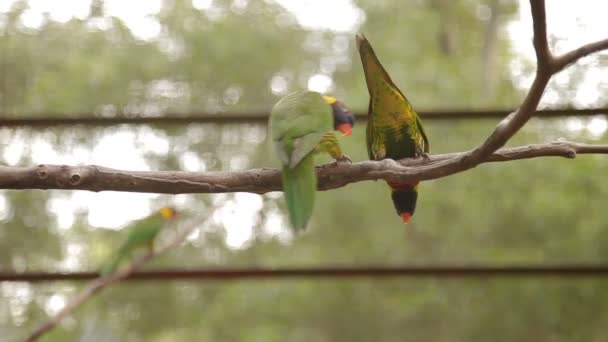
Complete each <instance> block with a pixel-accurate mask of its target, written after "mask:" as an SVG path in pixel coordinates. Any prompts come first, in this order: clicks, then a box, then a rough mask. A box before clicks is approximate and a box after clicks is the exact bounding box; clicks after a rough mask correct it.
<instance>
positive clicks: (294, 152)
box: [270, 91, 333, 168]
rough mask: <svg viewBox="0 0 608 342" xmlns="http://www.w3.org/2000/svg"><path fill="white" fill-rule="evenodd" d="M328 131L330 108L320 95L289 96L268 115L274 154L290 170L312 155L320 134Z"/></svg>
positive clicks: (331, 121) (302, 93)
mask: <svg viewBox="0 0 608 342" xmlns="http://www.w3.org/2000/svg"><path fill="white" fill-rule="evenodd" d="M331 131H333V118H332V113H331V107H330V106H329V105H328V104H327V102H326V101H325V100H324V99H323V97H322V96H321V94H319V93H315V92H312V91H298V92H295V93H292V94H289V95H287V96H285V97H284V98H282V99H281V100H279V102H277V103H276V104H275V105H274V107H273V108H272V110H271V112H270V132H271V135H272V141H273V143H274V148H275V151H276V153H277V155H278V156H279V159H280V160H281V163H282V164H283V165H285V166H288V167H290V168H294V167H295V166H296V165H298V163H299V162H300V161H301V160H302V159H303V158H304V157H305V156H306V155H308V154H309V153H311V152H313V151H314V149H315V147H316V146H317V144H318V143H319V141H320V140H321V137H322V136H323V134H325V133H327V132H331Z"/></svg>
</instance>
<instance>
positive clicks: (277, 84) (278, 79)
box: [270, 75, 289, 95]
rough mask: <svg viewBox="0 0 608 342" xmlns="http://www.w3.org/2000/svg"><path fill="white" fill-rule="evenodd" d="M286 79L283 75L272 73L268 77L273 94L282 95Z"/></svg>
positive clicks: (285, 88)
mask: <svg viewBox="0 0 608 342" xmlns="http://www.w3.org/2000/svg"><path fill="white" fill-rule="evenodd" d="M288 83H289V81H288V79H287V77H285V76H283V75H274V76H272V78H271V79H270V90H271V91H272V93H273V94H275V95H284V94H285V93H287V86H288Z"/></svg>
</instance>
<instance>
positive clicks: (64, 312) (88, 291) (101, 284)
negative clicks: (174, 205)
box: [24, 225, 194, 342]
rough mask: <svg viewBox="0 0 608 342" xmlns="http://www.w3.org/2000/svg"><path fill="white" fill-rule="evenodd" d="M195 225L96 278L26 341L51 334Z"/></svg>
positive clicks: (181, 237)
mask: <svg viewBox="0 0 608 342" xmlns="http://www.w3.org/2000/svg"><path fill="white" fill-rule="evenodd" d="M193 227H194V226H193V225H192V226H190V227H188V228H186V229H183V230H181V231H179V232H178V233H177V234H176V235H175V237H174V238H173V239H172V240H171V241H170V242H169V243H168V244H166V245H164V246H161V247H159V248H157V249H155V250H153V251H150V252H148V253H146V254H145V255H143V256H141V257H139V258H138V259H135V260H134V261H133V262H131V264H129V265H128V266H127V267H125V268H123V269H119V270H118V271H116V272H114V273H112V274H110V275H108V276H106V277H102V278H95V279H94V280H93V281H91V282H90V283H89V284H88V285H87V286H86V287H85V288H84V289H82V290H81V291H80V292H79V293H78V294H77V295H76V296H74V297H73V298H72V299H71V300H70V301H69V302H68V303H67V304H66V305H65V306H64V307H63V309H61V311H59V312H58V313H57V314H56V315H55V316H53V317H51V318H49V320H47V321H46V322H44V323H43V324H41V325H40V326H39V327H38V328H36V330H34V331H33V332H32V333H31V334H30V335H29V336H27V338H26V339H25V340H24V341H27V342H30V341H36V340H37V339H39V338H40V337H41V336H42V335H44V334H46V333H47V332H49V331H50V330H51V329H53V328H54V327H55V326H57V324H59V323H60V322H61V321H62V320H63V319H64V318H66V317H67V316H68V315H70V314H71V313H72V312H74V310H76V309H77V308H78V307H79V306H81V305H82V304H84V303H85V302H86V301H88V300H89V299H91V298H92V297H93V296H94V295H95V294H97V293H98V292H100V291H101V290H103V289H104V288H106V287H108V286H109V285H111V284H113V283H115V282H118V281H120V280H122V279H124V278H126V277H128V276H129V275H131V274H132V273H133V272H134V271H136V270H138V269H139V268H141V267H142V266H144V265H145V264H146V263H148V262H149V261H151V260H152V259H154V258H156V257H157V256H159V255H161V254H163V253H165V252H167V251H169V250H171V249H173V248H176V247H177V246H179V245H180V244H181V243H182V241H184V239H185V238H186V237H187V236H188V234H190V232H191V231H192V229H193Z"/></svg>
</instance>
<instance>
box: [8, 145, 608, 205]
mask: <svg viewBox="0 0 608 342" xmlns="http://www.w3.org/2000/svg"><path fill="white" fill-rule="evenodd" d="M470 153H471V152H470V151H468V152H458V153H447V154H437V155H432V156H430V157H429V160H424V159H404V160H401V161H399V162H396V161H394V160H391V159H386V160H382V161H373V160H369V161H363V162H358V163H354V164H335V163H332V164H326V165H322V166H319V167H317V177H318V179H319V190H331V189H336V188H340V187H343V186H345V185H347V184H350V183H357V182H361V181H366V180H378V179H385V180H391V181H399V182H414V181H421V180H429V179H436V178H441V177H444V176H445V175H447V174H454V173H457V172H460V171H462V170H463V168H462V164H460V162H459V160H460V158H461V156H463V155H468V154H470ZM577 154H608V145H588V144H581V143H575V142H568V141H557V142H553V143H548V144H536V145H527V146H520V147H512V148H504V149H501V150H499V151H496V152H495V153H493V154H491V155H490V157H488V158H486V159H485V160H484V161H483V162H482V163H486V162H506V161H513V160H519V159H529V158H538V157H565V158H574V157H576V155H577ZM437 165H440V166H439V167H436V166H437ZM0 189H63V190H90V191H126V192H147V193H165V194H181V193H225V192H252V193H256V194H263V193H266V192H270V191H280V190H281V189H282V184H281V173H280V170H277V169H270V168H263V169H251V170H242V171H213V172H185V171H124V170H115V169H110V168H106V167H102V166H96V165H83V166H66V165H38V166H33V167H9V166H0Z"/></svg>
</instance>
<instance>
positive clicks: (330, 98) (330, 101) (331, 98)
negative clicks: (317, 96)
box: [323, 95, 338, 105]
mask: <svg viewBox="0 0 608 342" xmlns="http://www.w3.org/2000/svg"><path fill="white" fill-rule="evenodd" d="M323 99H324V100H325V102H327V104H328V105H333V104H334V103H336V102H338V100H336V99H335V98H333V97H331V96H325V95H323Z"/></svg>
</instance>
